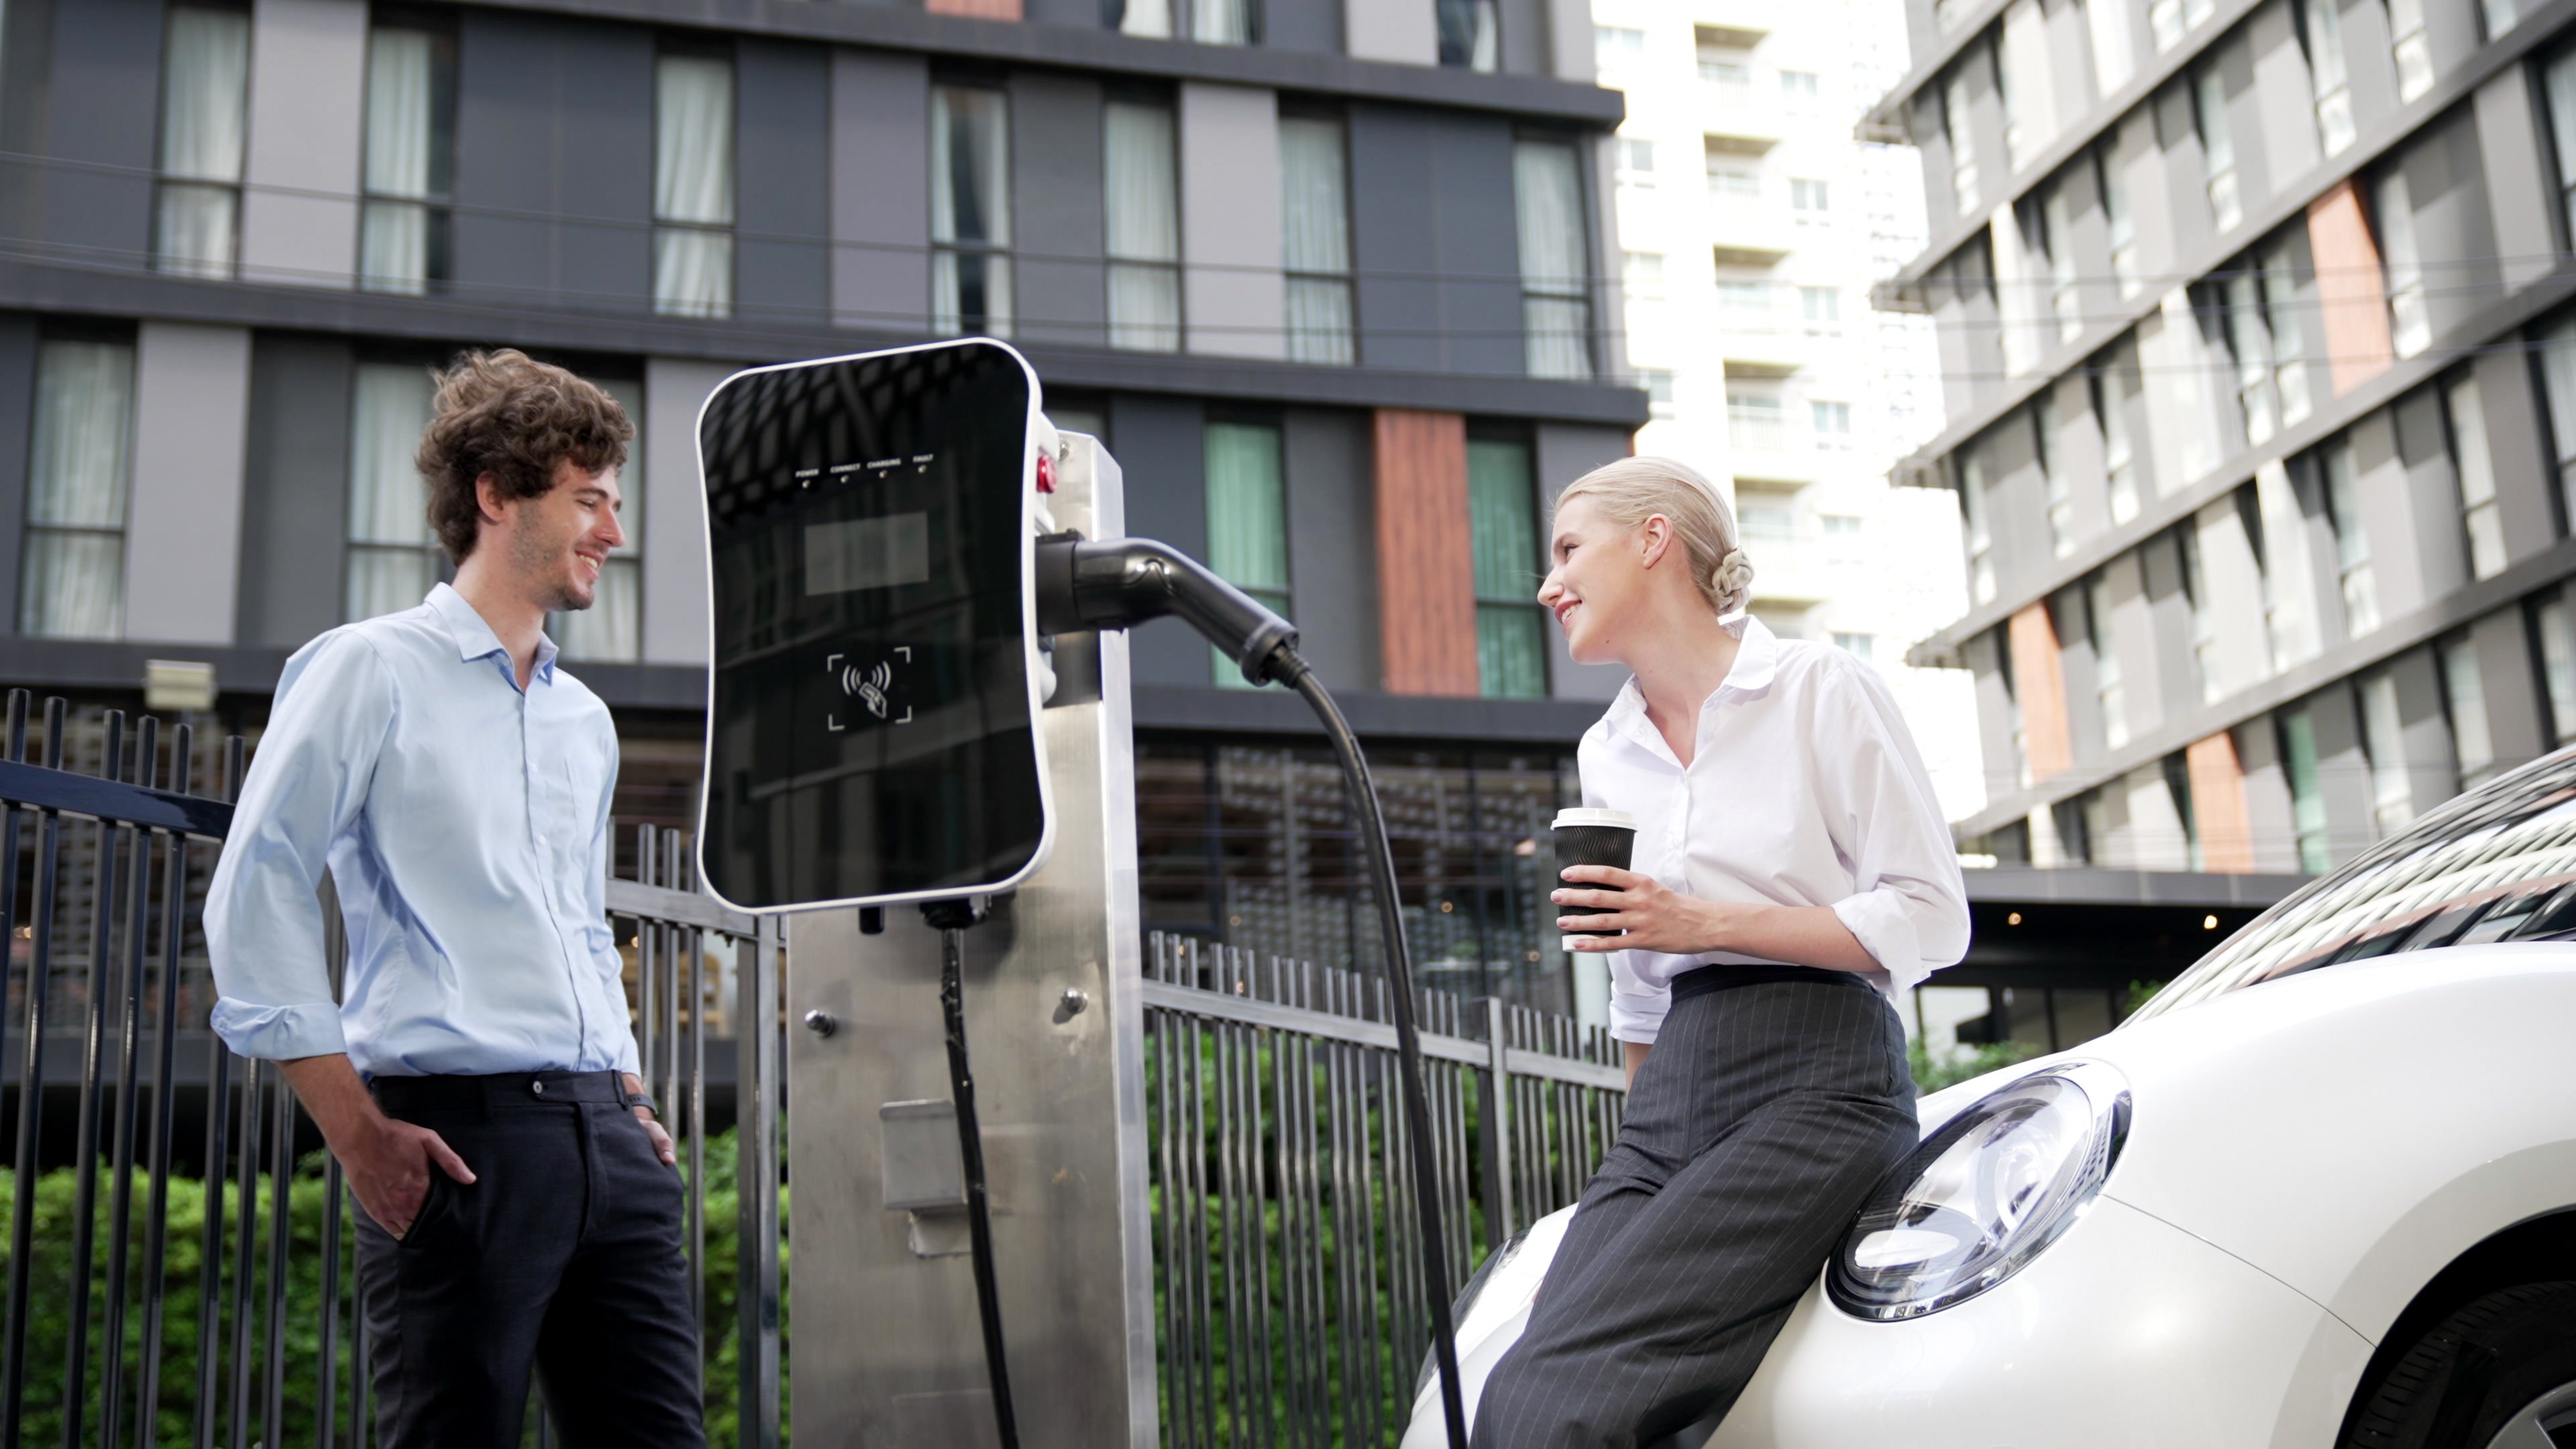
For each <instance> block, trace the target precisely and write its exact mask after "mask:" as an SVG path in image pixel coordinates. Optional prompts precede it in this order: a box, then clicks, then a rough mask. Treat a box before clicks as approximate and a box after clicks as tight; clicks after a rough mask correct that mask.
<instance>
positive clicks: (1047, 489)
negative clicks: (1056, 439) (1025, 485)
mask: <svg viewBox="0 0 2576 1449" xmlns="http://www.w3.org/2000/svg"><path fill="white" fill-rule="evenodd" d="M1038 491H1039V492H1040V493H1053V492H1054V491H1055V456H1054V455H1053V454H1051V453H1040V454H1038Z"/></svg>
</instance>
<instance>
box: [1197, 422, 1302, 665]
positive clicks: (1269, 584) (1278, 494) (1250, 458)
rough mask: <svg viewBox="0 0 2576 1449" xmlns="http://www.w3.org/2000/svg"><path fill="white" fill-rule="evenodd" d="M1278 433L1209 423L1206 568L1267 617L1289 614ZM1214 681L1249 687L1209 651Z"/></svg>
mask: <svg viewBox="0 0 2576 1449" xmlns="http://www.w3.org/2000/svg"><path fill="white" fill-rule="evenodd" d="M1283 474H1284V470H1283V467H1282V464H1281V459H1280V448H1279V429H1278V428H1277V427H1275V426H1273V425H1270V424H1267V423H1242V422H1211V423H1209V424H1208V425H1207V509H1208V567H1210V568H1212V569H1214V570H1216V571H1217V574H1218V575H1219V576H1220V577H1222V578H1223V579H1224V580H1225V581H1226V582H1227V583H1230V584H1232V585H1234V586H1235V587H1236V588H1238V589H1241V590H1243V591H1244V592H1245V593H1247V594H1250V595H1251V596H1252V597H1253V598H1254V599H1256V600H1258V601H1260V603H1262V604H1263V605H1264V606H1266V607H1268V608H1269V609H1270V610H1271V611H1272V612H1274V613H1278V614H1282V615H1284V614H1286V613H1287V612H1288V495H1287V485H1286V479H1285V477H1284V476H1283ZM1209 656H1210V658H1211V659H1213V660H1214V661H1215V668H1216V682H1217V683H1218V684H1219V685H1220V686H1223V687H1226V688H1244V689H1249V688H1251V687H1252V686H1251V684H1250V683H1249V682H1248V681H1246V680H1245V679H1244V677H1243V671H1242V670H1241V669H1240V668H1238V667H1236V665H1235V662H1234V660H1233V658H1232V657H1231V656H1230V655H1228V654H1227V653H1226V652H1225V651H1224V650H1221V649H1214V648H1211V650H1210V651H1209Z"/></svg>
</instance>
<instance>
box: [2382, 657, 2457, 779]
mask: <svg viewBox="0 0 2576 1449" xmlns="http://www.w3.org/2000/svg"><path fill="white" fill-rule="evenodd" d="M2388 673H2389V677H2390V678H2392V679H2394V680H2396V681H2397V718H2398V727H2399V730H2400V732H2401V733H2400V738H2399V743H2398V748H2399V750H2400V751H2401V752H2402V753H2403V754H2404V756H2405V760H2406V798H2407V803H2408V804H2410V805H2411V806H2413V807H2414V810H2415V813H2416V814H2418V815H2421V814H2423V813H2424V812H2425V811H2427V810H2430V809H2432V808H2433V807H2434V806H2436V805H2439V804H2441V803H2442V802H2443V801H2445V800H2448V799H2450V798H2451V796H2452V795H2453V794H2454V793H2456V787H2457V786H2458V784H2459V781H2460V763H2459V759H2458V757H2457V756H2456V755H2455V754H2454V753H2453V752H2452V744H2451V722H2450V718H2449V716H2447V715H2446V714H2444V713H2443V711H2442V682H2441V675H2440V668H2439V666H2438V664H2437V663H2436V662H2435V660H2434V658H2433V651H2432V650H2430V649H2409V650H2407V651H2406V652H2405V653H2403V654H2400V655H2398V656H2397V657H2396V658H2395V659H2392V660H2390V661H2389V663H2388Z"/></svg>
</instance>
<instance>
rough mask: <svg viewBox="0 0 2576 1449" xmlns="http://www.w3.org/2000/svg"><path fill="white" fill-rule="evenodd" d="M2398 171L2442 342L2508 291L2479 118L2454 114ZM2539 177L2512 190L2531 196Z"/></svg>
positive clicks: (2419, 142) (2411, 148) (2428, 133)
mask: <svg viewBox="0 0 2576 1449" xmlns="http://www.w3.org/2000/svg"><path fill="white" fill-rule="evenodd" d="M2399 165H2401V166H2402V167H2403V168H2404V169H2405V175H2406V193H2407V199H2408V200H2410V201H2412V202H2413V203H2414V206H2415V245H2416V246H2417V247H2418V248H2419V249H2420V250H2421V251H2422V253H2423V257H2424V305H2425V310H2426V311H2427V312H2428V313H2430V314H2431V316H2432V319H2433V335H2434V336H2435V337H2437V338H2438V337H2441V336H2442V335H2443V334H2445V333H2447V332H2448V331H2450V329H2452V328H2453V327H2457V326H2460V325H2461V324H2463V323H2466V322H2468V321H2469V320H2470V319H2471V318H2473V317H2475V316H2477V315H2478V314H2479V313H2481V312H2483V311H2485V310H2487V309H2488V308H2490V307H2492V306H2494V305H2495V303H2496V299H2497V298H2498V297H2499V296H2501V295H2502V291H2503V281H2504V272H2503V269H2502V267H2501V266H2500V265H2499V264H2498V263H2497V261H2496V256H2497V248H2496V234H2495V210H2494V208H2493V206H2492V205H2490V204H2489V202H2488V200H2487V181H2486V173H2485V166H2484V164H2483V163H2482V162H2481V160H2480V158H2479V155H2478V128H2477V122H2476V120H2475V118H2474V117H2473V116H2472V114H2471V113H2470V112H2468V111H2466V110H2460V111H2454V112H2452V113H2451V114H2450V115H2449V116H2448V117H2447V118H2445V119H2444V120H2442V121H2440V122H2438V123H2436V124H2435V125H2432V126H2428V127H2426V128H2425V129H2424V130H2423V131H2422V132H2419V133H2418V134H2417V135H2416V136H2415V138H2414V139H2413V141H2412V142H2411V143H2410V144H2409V145H2408V146H2407V148H2406V153H2405V156H2404V158H2403V159H2402V160H2401V161H2400V162H2399ZM2537 174H2538V173H2526V174H2523V175H2521V176H2517V177H2514V178H2513V179H2512V180H2511V181H2509V182H2508V183H2507V184H2508V185H2512V186H2519V187H2522V188H2525V189H2532V188H2531V183H2532V182H2533V180H2534V179H2536V176H2537Z"/></svg>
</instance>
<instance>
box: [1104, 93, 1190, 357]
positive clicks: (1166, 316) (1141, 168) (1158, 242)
mask: <svg viewBox="0 0 2576 1449" xmlns="http://www.w3.org/2000/svg"><path fill="white" fill-rule="evenodd" d="M1104 131H1105V139H1106V155H1105V157H1104V159H1103V172H1104V177H1105V184H1106V192H1107V194H1106V198H1105V199H1106V201H1107V203H1108V242H1109V257H1110V266H1109V343H1110V345H1111V346H1113V347H1134V348H1142V349H1146V350H1150V351H1160V352H1170V351H1174V350H1176V349H1178V348H1179V347H1180V345H1181V279H1180V272H1179V270H1178V269H1177V268H1176V267H1175V266H1174V265H1173V264H1174V263H1176V262H1178V261H1179V260H1180V256H1181V222H1180V189H1179V184H1178V182H1177V181H1176V180H1175V178H1174V176H1173V149H1172V148H1173V125H1172V113H1171V111H1170V109H1169V108H1167V107H1163V106H1149V105H1138V104H1135V103H1133V102H1128V101H1112V102H1110V103H1109V105H1108V107H1107V110H1106V122H1105V127H1104ZM1138 263H1144V264H1146V265H1137V264H1138Z"/></svg>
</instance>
